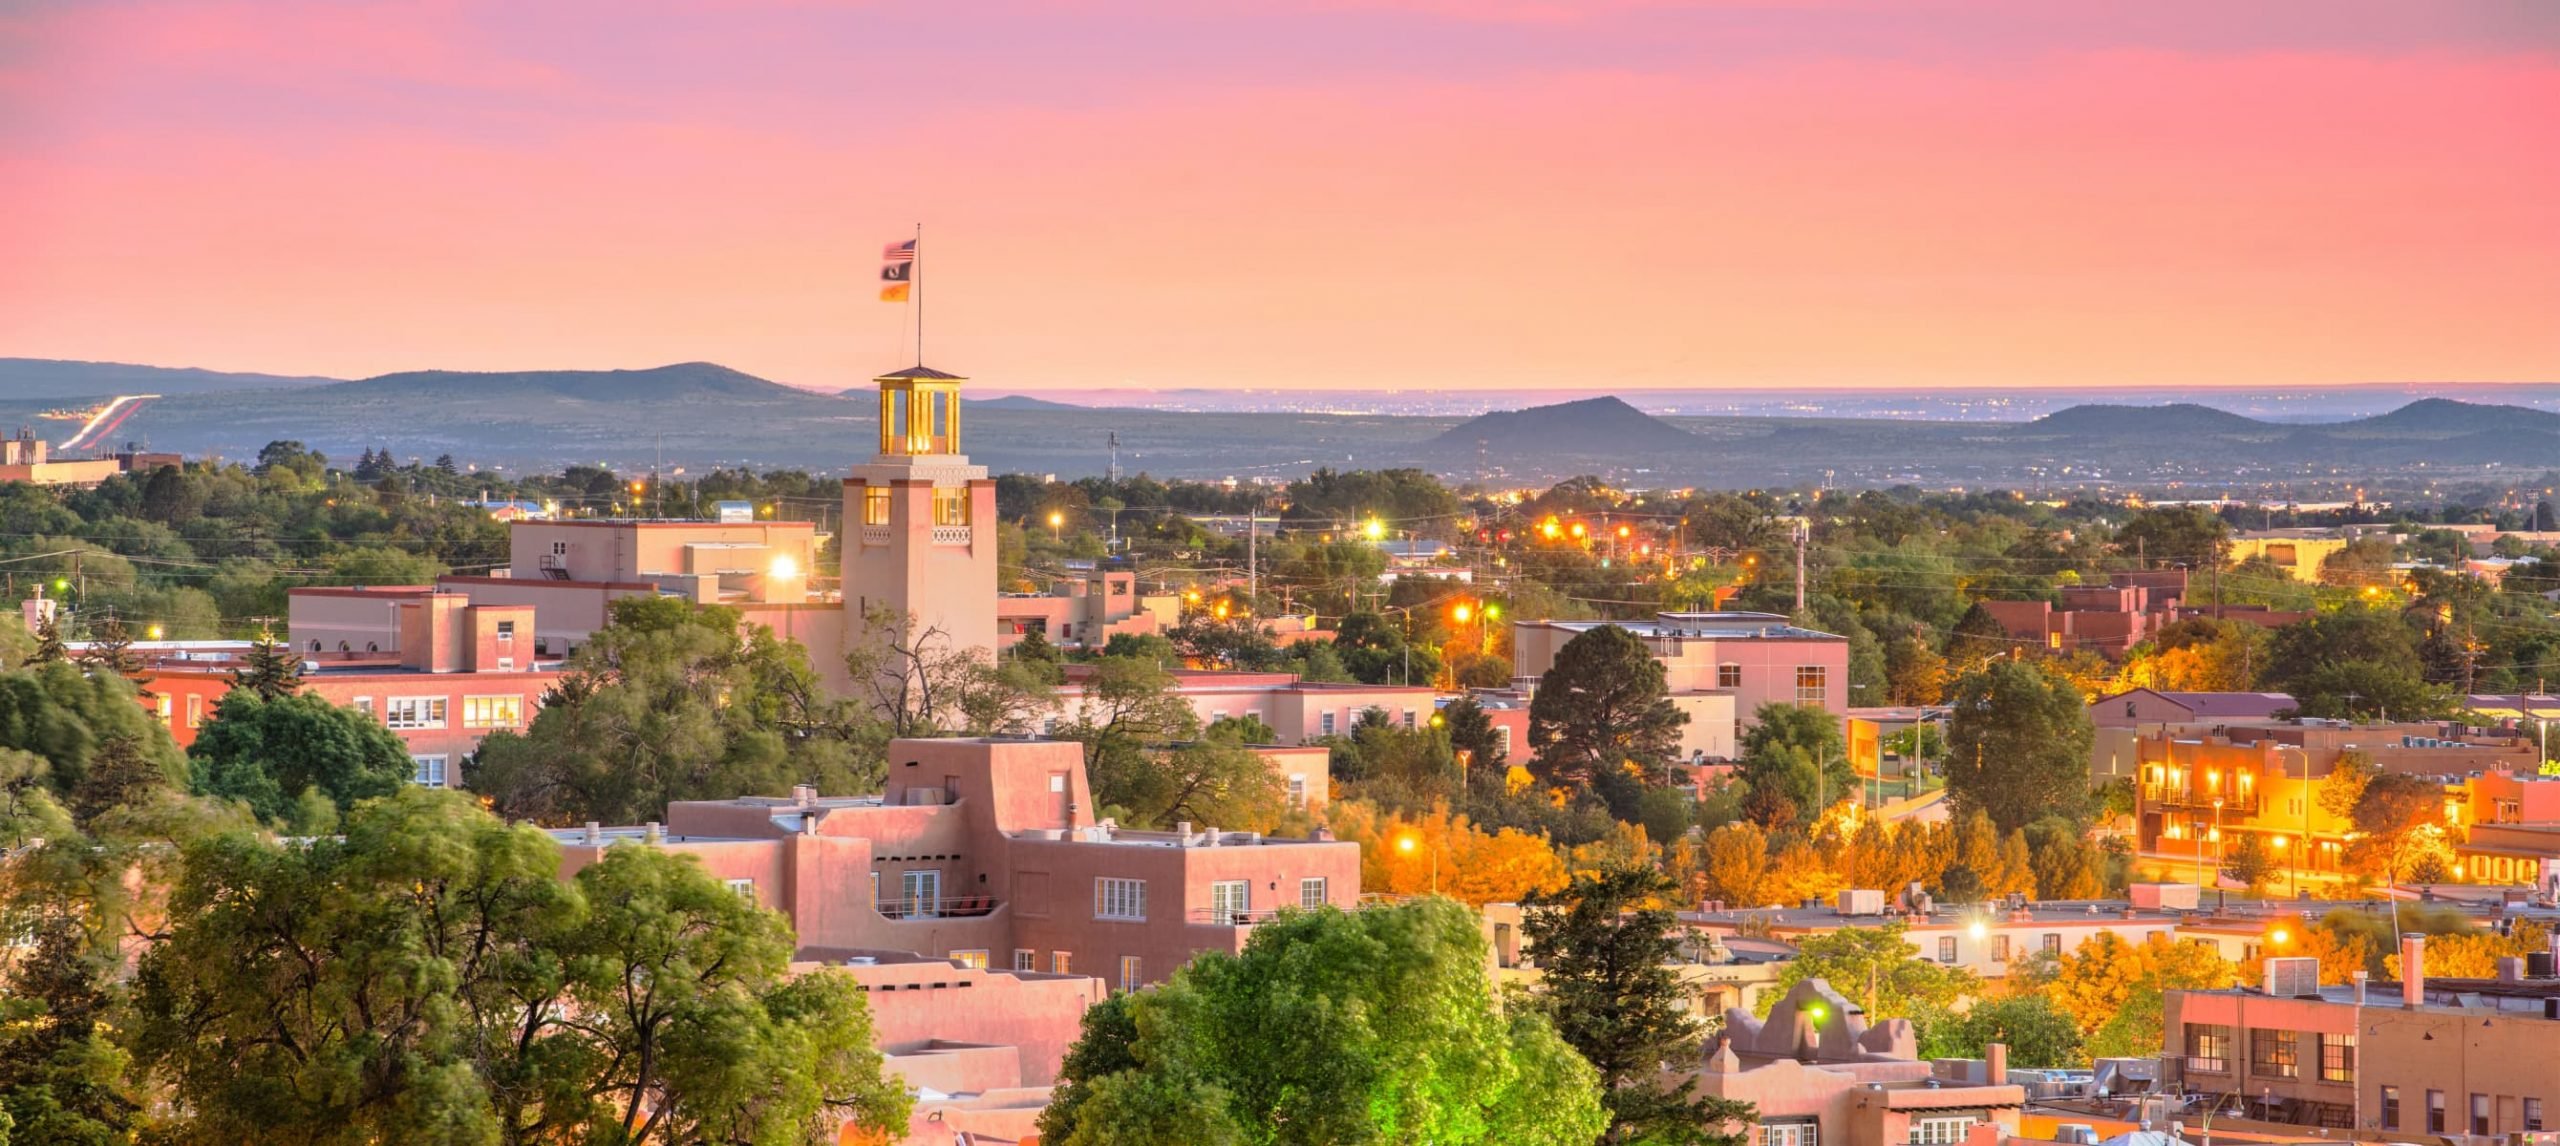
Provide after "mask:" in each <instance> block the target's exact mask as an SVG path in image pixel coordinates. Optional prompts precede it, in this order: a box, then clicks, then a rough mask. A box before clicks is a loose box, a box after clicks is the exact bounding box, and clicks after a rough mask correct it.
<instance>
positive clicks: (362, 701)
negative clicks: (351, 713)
mask: <svg viewBox="0 0 2560 1146" xmlns="http://www.w3.org/2000/svg"><path fill="white" fill-rule="evenodd" d="M356 711H358V712H361V713H363V714H365V715H366V716H372V715H373V698H372V697H369V696H359V697H357V698H356Z"/></svg>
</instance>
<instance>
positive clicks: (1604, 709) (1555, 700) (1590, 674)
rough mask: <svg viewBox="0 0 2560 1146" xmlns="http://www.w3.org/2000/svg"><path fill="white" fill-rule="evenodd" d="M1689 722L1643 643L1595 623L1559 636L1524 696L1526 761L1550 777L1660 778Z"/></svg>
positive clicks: (1572, 781)
mask: <svg viewBox="0 0 2560 1146" xmlns="http://www.w3.org/2000/svg"><path fill="white" fill-rule="evenodd" d="M1688 722H1689V715H1688V714H1687V713H1685V712H1682V711H1680V710H1679V709H1678V708H1675V707H1673V706H1672V704H1671V701H1670V698H1669V695H1668V692H1667V690H1666V688H1665V686H1664V684H1663V674H1662V664H1661V662H1659V661H1656V660H1655V659H1653V654H1652V653H1651V652H1650V651H1648V650H1647V649H1646V648H1645V646H1644V642H1643V641H1642V640H1641V639H1639V638H1638V637H1637V636H1636V635H1635V634H1634V633H1632V632H1629V631H1627V630H1626V629H1623V628H1620V627H1619V626H1616V625H1601V626H1599V627H1597V628H1593V629H1588V630H1585V631H1584V632H1582V633H1581V634H1579V635H1577V636H1575V637H1574V638H1573V639H1572V640H1570V641H1567V642H1565V644H1564V647H1563V648H1562V649H1559V650H1557V652H1556V659H1555V664H1554V666H1553V667H1551V668H1549V669H1548V670H1547V673H1546V675H1545V676H1544V677H1542V678H1540V680H1539V682H1538V692H1537V695H1536V696H1535V697H1533V698H1532V699H1531V700H1530V702H1529V748H1530V751H1531V752H1533V753H1534V754H1535V755H1534V757H1533V758H1532V763H1531V765H1530V768H1531V770H1532V771H1534V772H1536V773H1537V774H1538V775H1539V777H1540V778H1541V779H1544V780H1546V781H1548V782H1549V783H1554V784H1566V785H1583V784H1589V783H1591V782H1593V780H1594V779H1595V778H1596V777H1598V776H1599V775H1601V774H1602V773H1604V772H1611V771H1618V770H1622V769H1623V770H1629V771H1633V772H1635V773H1638V774H1640V775H1641V776H1643V777H1644V778H1645V779H1647V780H1649V781H1652V782H1657V783H1658V782H1660V781H1662V780H1663V779H1665V778H1667V777H1668V774H1669V769H1670V764H1671V761H1672V758H1673V757H1674V756H1675V755H1676V754H1677V752H1678V750H1679V740H1680V728H1681V726H1682V725H1684V724H1687V723H1688Z"/></svg>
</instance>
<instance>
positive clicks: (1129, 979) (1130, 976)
mask: <svg viewBox="0 0 2560 1146" xmlns="http://www.w3.org/2000/svg"><path fill="white" fill-rule="evenodd" d="M1142 966H1143V964H1141V963H1140V962H1139V961H1138V957H1137V956H1135V955H1123V956H1121V957H1120V993H1121V994H1124V995H1125V994H1128V993H1129V992H1131V991H1135V990H1137V989H1138V988H1140V987H1143V986H1145V985H1146V982H1147V980H1146V976H1145V975H1144V974H1142V973H1141V972H1140V968H1141V967H1142Z"/></svg>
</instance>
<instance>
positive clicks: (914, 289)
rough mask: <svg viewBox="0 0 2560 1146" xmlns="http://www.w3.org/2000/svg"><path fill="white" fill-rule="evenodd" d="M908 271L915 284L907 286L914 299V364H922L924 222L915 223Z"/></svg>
mask: <svg viewBox="0 0 2560 1146" xmlns="http://www.w3.org/2000/svg"><path fill="white" fill-rule="evenodd" d="M914 263H915V265H914V267H913V269H912V270H910V271H909V272H908V274H909V277H911V278H913V279H914V280H915V284H914V285H913V286H911V287H909V288H908V290H909V291H910V292H911V293H912V294H913V295H914V297H915V300H916V365H918V366H922V365H924V224H922V223H918V224H916V257H915V260H914Z"/></svg>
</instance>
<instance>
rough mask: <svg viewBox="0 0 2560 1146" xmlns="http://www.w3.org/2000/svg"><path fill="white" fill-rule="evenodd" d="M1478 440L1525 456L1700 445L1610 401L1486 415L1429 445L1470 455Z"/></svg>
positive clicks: (1690, 436)
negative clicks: (1467, 452)
mask: <svg viewBox="0 0 2560 1146" xmlns="http://www.w3.org/2000/svg"><path fill="white" fill-rule="evenodd" d="M1478 442H1482V443H1484V447H1485V449H1487V450H1488V451H1490V452H1491V453H1493V454H1494V455H1496V456H1503V455H1512V456H1527V457H1536V456H1540V455H1543V454H1575V455H1609V454H1626V453H1642V452H1650V451H1655V450H1684V449H1695V448H1697V447H1698V446H1700V445H1703V444H1704V443H1703V442H1702V441H1701V440H1700V439H1699V437H1698V436H1697V435H1695V434H1692V433H1690V432H1688V431H1687V430H1683V429H1680V428H1679V427H1677V426H1674V425H1672V424H1671V423H1669V422H1665V421H1663V420H1662V419H1660V418H1656V417H1654V416H1653V415H1651V414H1647V413H1645V412H1644V411H1642V410H1639V409H1636V408H1635V407H1633V406H1630V405H1627V404H1626V403H1625V402H1622V401H1620V400H1618V399H1617V398H1614V397H1609V398H1585V399H1582V400H1581V401H1579V402H1564V403H1560V404H1557V405H1553V406H1532V407H1530V408H1528V409H1526V410H1503V411H1497V412H1495V413H1491V414H1484V415H1481V416H1478V417H1475V418H1470V419H1468V420H1466V421H1464V422H1460V423H1458V424H1457V425H1455V426H1452V427H1450V428H1449V429H1448V430H1446V431H1444V432H1442V433H1441V435H1440V436H1439V437H1436V438H1433V439H1431V441H1430V443H1429V445H1430V446H1431V448H1434V449H1439V450H1445V451H1456V450H1466V451H1473V450H1474V449H1475V448H1476V443H1478Z"/></svg>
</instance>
